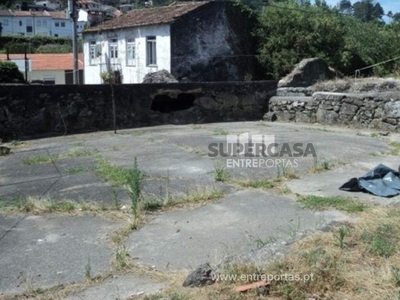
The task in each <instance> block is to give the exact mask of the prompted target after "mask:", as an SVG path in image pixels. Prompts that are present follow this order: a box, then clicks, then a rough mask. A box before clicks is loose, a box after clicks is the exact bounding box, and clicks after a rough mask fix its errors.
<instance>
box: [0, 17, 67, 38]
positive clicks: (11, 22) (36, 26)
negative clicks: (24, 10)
mask: <svg viewBox="0 0 400 300" xmlns="http://www.w3.org/2000/svg"><path fill="white" fill-rule="evenodd" d="M6 20H7V21H8V25H5V23H7V21H6ZM0 22H2V23H3V32H2V35H8V34H9V35H25V36H34V35H51V36H55V35H58V36H59V37H71V36H72V21H71V20H69V19H53V18H52V17H50V16H44V17H43V16H41V17H37V16H12V17H7V16H0ZM56 22H57V23H58V24H59V26H58V27H56V26H55V25H56ZM62 22H64V24H65V27H62V26H61V25H62V24H61V23H62ZM27 26H32V32H27V28H26V27H27Z"/></svg>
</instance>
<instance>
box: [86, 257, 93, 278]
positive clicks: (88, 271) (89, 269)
mask: <svg viewBox="0 0 400 300" xmlns="http://www.w3.org/2000/svg"><path fill="white" fill-rule="evenodd" d="M85 278H86V280H90V279H91V278H92V266H91V264H90V258H88V261H87V263H86V265H85Z"/></svg>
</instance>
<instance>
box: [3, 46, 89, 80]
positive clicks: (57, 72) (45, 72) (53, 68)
mask: <svg viewBox="0 0 400 300" xmlns="http://www.w3.org/2000/svg"><path fill="white" fill-rule="evenodd" d="M0 60H10V61H12V62H14V63H16V65H17V66H18V69H19V70H20V71H21V72H22V73H23V74H24V76H25V75H27V78H26V80H27V81H29V82H42V83H44V84H73V69H74V66H73V64H74V63H73V62H74V59H73V54H72V53H56V54H53V53H41V54H28V55H27V60H26V61H25V57H24V55H23V54H12V55H6V54H0ZM25 66H27V69H26V70H25ZM78 68H79V77H80V80H81V76H82V75H83V61H82V57H81V55H80V56H79V58H78ZM25 71H26V72H25ZM81 82H83V80H81Z"/></svg>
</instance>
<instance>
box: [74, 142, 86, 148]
mask: <svg viewBox="0 0 400 300" xmlns="http://www.w3.org/2000/svg"><path fill="white" fill-rule="evenodd" d="M71 146H72V147H83V146H84V144H83V142H75V143H72V144H71Z"/></svg>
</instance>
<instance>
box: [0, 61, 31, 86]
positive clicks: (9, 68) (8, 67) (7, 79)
mask: <svg viewBox="0 0 400 300" xmlns="http://www.w3.org/2000/svg"><path fill="white" fill-rule="evenodd" d="M24 82H25V78H24V75H23V74H22V73H21V72H20V71H19V69H18V67H17V65H16V64H15V63H14V62H12V61H0V83H24Z"/></svg>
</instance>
